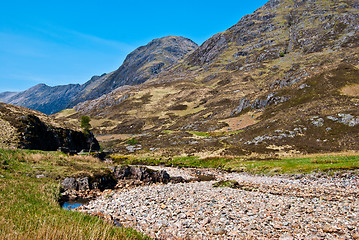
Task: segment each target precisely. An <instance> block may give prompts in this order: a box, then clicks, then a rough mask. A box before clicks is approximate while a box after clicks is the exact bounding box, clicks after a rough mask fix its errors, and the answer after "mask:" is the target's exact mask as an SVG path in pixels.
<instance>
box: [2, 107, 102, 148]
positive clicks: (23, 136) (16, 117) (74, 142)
mask: <svg viewBox="0 0 359 240" xmlns="http://www.w3.org/2000/svg"><path fill="white" fill-rule="evenodd" d="M0 148H25V149H37V150H45V151H56V150H58V149H59V148H60V149H61V150H62V151H65V152H67V151H74V152H80V151H81V150H83V149H86V150H89V149H92V150H99V149H100V146H99V144H98V142H97V140H96V138H94V136H93V135H92V133H90V134H84V133H82V132H80V131H76V130H74V129H69V128H68V127H67V126H66V124H64V123H62V122H58V121H56V120H55V119H53V118H52V117H49V116H47V115H45V114H42V113H40V112H38V111H35V110H30V109H28V108H24V107H18V106H15V105H10V104H5V103H1V104H0Z"/></svg>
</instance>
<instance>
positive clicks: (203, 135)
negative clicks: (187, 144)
mask: <svg viewBox="0 0 359 240" xmlns="http://www.w3.org/2000/svg"><path fill="white" fill-rule="evenodd" d="M188 133H190V134H192V135H195V136H198V137H210V136H211V134H210V133H208V132H196V131H188Z"/></svg>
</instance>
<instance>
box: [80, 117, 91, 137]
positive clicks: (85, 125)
mask: <svg viewBox="0 0 359 240" xmlns="http://www.w3.org/2000/svg"><path fill="white" fill-rule="evenodd" d="M90 121H91V119H90V117H89V116H81V128H82V131H83V132H84V133H85V134H90V129H91V124H90Z"/></svg>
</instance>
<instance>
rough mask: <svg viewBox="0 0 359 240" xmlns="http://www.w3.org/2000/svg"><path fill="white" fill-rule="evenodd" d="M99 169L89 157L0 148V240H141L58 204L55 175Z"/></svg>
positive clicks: (123, 230)
mask: <svg viewBox="0 0 359 240" xmlns="http://www.w3.org/2000/svg"><path fill="white" fill-rule="evenodd" d="M91 166H93V168H91ZM99 170H100V163H97V162H96V160H94V159H90V157H76V158H73V157H67V156H66V155H63V154H61V153H57V152H51V153H44V152H40V151H24V150H2V149H0V239H145V237H144V236H143V235H141V234H140V233H137V232H136V231H134V230H132V229H125V228H118V227H114V226H113V225H111V224H109V223H106V222H104V221H103V220H101V219H99V218H97V217H93V216H89V215H86V214H82V213H78V212H73V211H68V210H64V209H62V208H61V207H60V206H59V204H58V198H59V192H60V191H59V188H60V185H59V180H56V178H57V177H58V176H61V175H62V174H64V172H66V173H67V174H93V173H94V172H97V171H99ZM38 174H43V175H45V176H47V177H45V178H36V175H38Z"/></svg>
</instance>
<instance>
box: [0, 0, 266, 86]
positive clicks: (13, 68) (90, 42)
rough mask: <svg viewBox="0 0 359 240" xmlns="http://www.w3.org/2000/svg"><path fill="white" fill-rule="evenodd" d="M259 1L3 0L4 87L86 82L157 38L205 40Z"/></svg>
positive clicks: (0, 76) (0, 51)
mask: <svg viewBox="0 0 359 240" xmlns="http://www.w3.org/2000/svg"><path fill="white" fill-rule="evenodd" d="M266 2H267V0H257V1H242V0H237V1H225V0H223V1H209V0H208V1H189V0H182V1H162V0H159V1H133V2H131V1H115V0H101V1H100V0H87V1H82V0H77V1H68V0H63V1H48V0H47V1H43V0H33V1H24V0H21V1H18V0H12V1H2V3H1V4H0V83H1V84H0V92H4V91H22V90H26V89H27V88H29V87H32V86H34V85H36V84H38V83H45V84H47V85H50V86H54V85H63V84H69V83H80V84H82V83H84V82H86V81H87V80H89V79H90V78H91V76H93V75H99V74H102V73H105V72H106V73H108V72H111V71H113V70H116V69H117V68H118V67H119V66H120V65H121V64H122V62H123V60H124V59H125V57H126V55H127V54H128V53H130V52H131V51H133V50H134V49H136V48H137V47H139V46H141V45H146V44H147V43H148V42H149V41H151V40H152V39H154V38H159V37H164V36H168V35H176V36H183V37H187V38H190V39H192V40H193V41H195V42H196V43H198V44H202V43H203V42H204V41H205V40H207V39H208V38H209V37H211V36H212V35H214V34H216V33H218V32H221V31H224V30H226V29H227V28H229V27H231V26H232V25H234V24H236V23H237V22H238V21H239V20H240V18H241V17H242V16H244V15H246V14H249V13H252V12H253V11H255V10H256V9H257V8H259V7H261V6H262V5H264V4H265V3H266Z"/></svg>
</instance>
